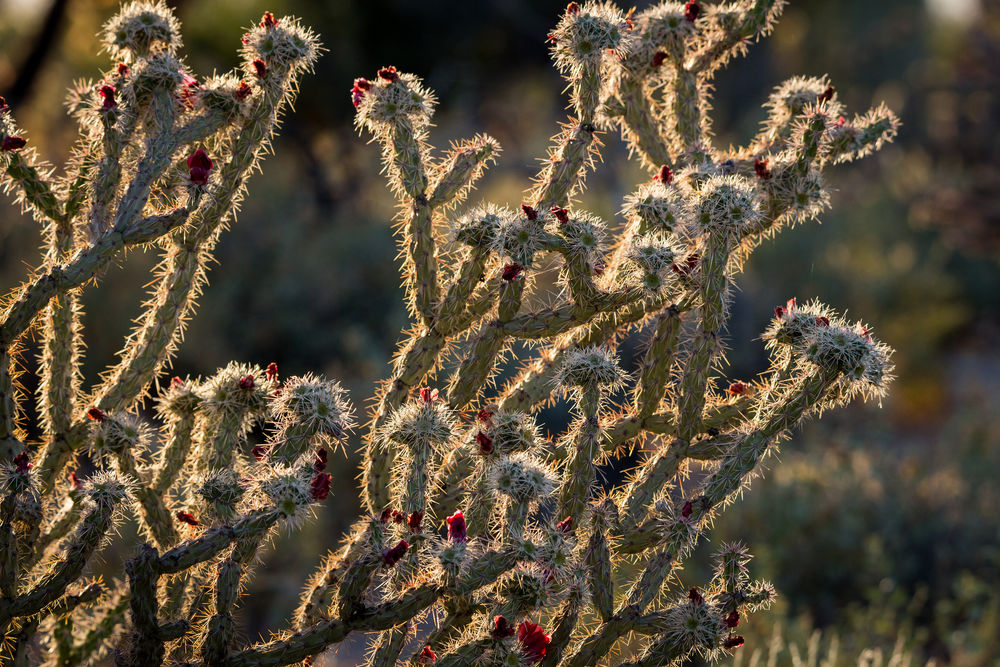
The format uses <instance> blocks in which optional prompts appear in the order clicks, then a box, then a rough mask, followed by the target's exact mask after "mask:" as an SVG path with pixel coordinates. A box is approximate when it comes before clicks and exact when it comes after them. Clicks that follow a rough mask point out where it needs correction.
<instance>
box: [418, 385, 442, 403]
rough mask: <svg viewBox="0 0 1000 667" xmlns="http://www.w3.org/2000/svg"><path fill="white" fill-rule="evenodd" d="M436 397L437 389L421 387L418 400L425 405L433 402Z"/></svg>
mask: <svg viewBox="0 0 1000 667" xmlns="http://www.w3.org/2000/svg"><path fill="white" fill-rule="evenodd" d="M437 397H438V390H437V389H431V388H430V387H424V388H423V389H421V390H420V400H421V401H423V402H424V403H426V404H427V405H431V404H432V403H434V401H436V400H437Z"/></svg>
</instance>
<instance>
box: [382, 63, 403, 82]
mask: <svg viewBox="0 0 1000 667" xmlns="http://www.w3.org/2000/svg"><path fill="white" fill-rule="evenodd" d="M378 77H379V78H380V79H385V80H386V81H388V82H389V83H393V82H395V81H398V80H399V72H397V71H396V68H395V67H393V66H392V65H390V66H389V67H383V68H382V69H380V70H379V71H378Z"/></svg>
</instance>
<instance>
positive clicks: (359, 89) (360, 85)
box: [351, 77, 372, 106]
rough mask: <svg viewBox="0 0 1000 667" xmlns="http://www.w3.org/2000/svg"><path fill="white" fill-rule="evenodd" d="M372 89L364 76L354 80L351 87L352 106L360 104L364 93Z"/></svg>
mask: <svg viewBox="0 0 1000 667" xmlns="http://www.w3.org/2000/svg"><path fill="white" fill-rule="evenodd" d="M371 89H372V84H371V83H369V81H368V79H365V78H364V77H359V78H357V79H355V80H354V87H353V88H351V102H353V103H354V106H358V105H359V104H361V100H363V99H364V98H365V93H367V92H368V91H369V90H371Z"/></svg>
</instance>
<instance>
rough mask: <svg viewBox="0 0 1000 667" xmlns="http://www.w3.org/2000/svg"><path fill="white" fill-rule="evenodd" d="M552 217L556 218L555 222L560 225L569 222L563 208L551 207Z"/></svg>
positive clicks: (567, 214)
mask: <svg viewBox="0 0 1000 667" xmlns="http://www.w3.org/2000/svg"><path fill="white" fill-rule="evenodd" d="M552 215H554V216H556V220H558V221H559V224H560V225H565V224H566V223H567V222H569V213H568V212H567V211H566V209H564V208H559V207H558V206H553V207H552Z"/></svg>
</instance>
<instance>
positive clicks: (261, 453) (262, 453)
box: [250, 445, 267, 461]
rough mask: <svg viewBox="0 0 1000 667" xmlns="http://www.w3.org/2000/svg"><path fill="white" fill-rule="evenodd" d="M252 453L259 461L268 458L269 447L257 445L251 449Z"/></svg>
mask: <svg viewBox="0 0 1000 667" xmlns="http://www.w3.org/2000/svg"><path fill="white" fill-rule="evenodd" d="M250 453H251V454H253V457H254V458H255V459H257V460H258V461H263V460H264V459H266V458H267V447H265V446H264V445H256V446H255V447H254V448H253V449H251V450H250Z"/></svg>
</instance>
